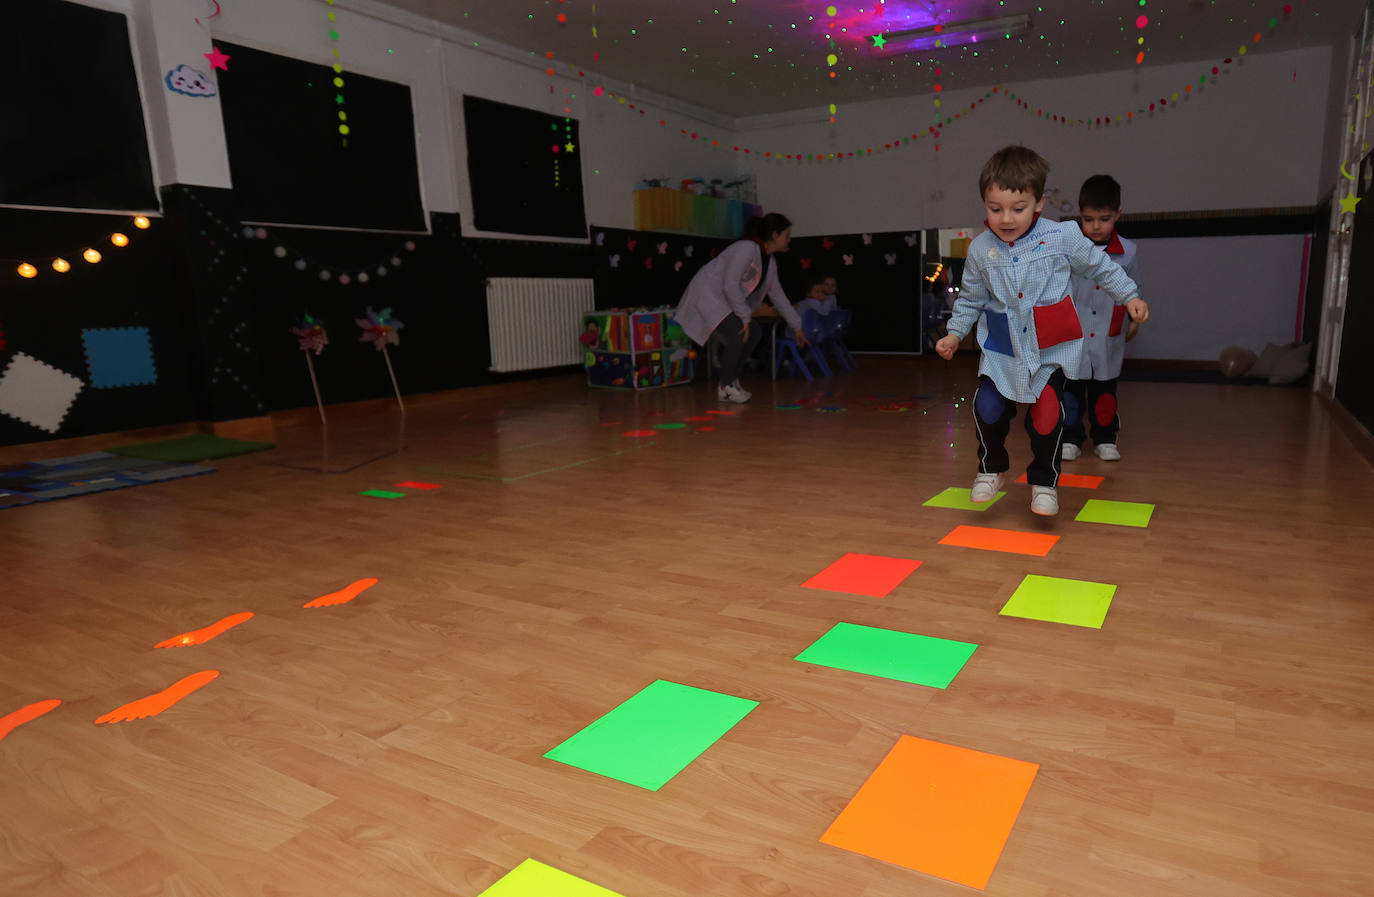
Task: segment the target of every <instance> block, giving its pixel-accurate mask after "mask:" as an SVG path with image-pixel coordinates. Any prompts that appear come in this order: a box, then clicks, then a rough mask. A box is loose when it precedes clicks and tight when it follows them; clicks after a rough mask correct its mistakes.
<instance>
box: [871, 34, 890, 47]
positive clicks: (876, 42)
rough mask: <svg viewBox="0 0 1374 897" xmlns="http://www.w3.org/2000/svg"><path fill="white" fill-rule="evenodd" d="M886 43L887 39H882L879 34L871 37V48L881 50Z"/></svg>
mask: <svg viewBox="0 0 1374 897" xmlns="http://www.w3.org/2000/svg"><path fill="white" fill-rule="evenodd" d="M886 43H887V38H885V37H883V36H882V35H881V34H875V35H873V46H874V47H876V48H877V49H879V50H881V49H882V48H883V46H884V45H885V44H886Z"/></svg>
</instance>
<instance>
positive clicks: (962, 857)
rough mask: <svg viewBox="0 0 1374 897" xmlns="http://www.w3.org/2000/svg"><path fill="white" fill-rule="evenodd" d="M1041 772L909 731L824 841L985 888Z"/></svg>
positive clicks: (1032, 766) (1033, 766)
mask: <svg viewBox="0 0 1374 897" xmlns="http://www.w3.org/2000/svg"><path fill="white" fill-rule="evenodd" d="M1039 769H1040V764H1038V763H1028V762H1026V761H1024V760H1013V759H1011V758H1010V757H999V756H997V755H996V754H985V753H983V752H982V751H974V750H969V749H968V748H961V747H955V746H954V745H951V744H942V743H940V742H938V741H929V740H927V739H924V738H916V737H914V736H911V735H903V736H902V737H901V738H900V739H898V741H897V743H896V744H895V745H894V746H893V748H892V750H891V751H889V752H888V755H887V756H886V757H884V758H883V762H882V763H880V764H878V768H877V769H875V770H874V771H873V775H871V776H869V777H868V781H866V782H864V784H863V787H861V788H860V789H859V791H858V793H857V794H855V795H854V797H853V798H852V799H851V800H850V801H849V805H848V806H846V807H845V808H844V811H843V812H841V813H840V815H839V816H838V817H837V818H836V819H835V821H834V822H833V823H831V824H830V828H828V829H826V831H825V834H823V835H821V841H822V843H825V844H830V845H832V846H834V847H840V848H843V849H844V850H849V851H853V852H854V853H858V854H862V855H864V856H866V857H872V858H873V859H875V860H883V861H884V862H888V863H895V864H896V865H898V866H905V867H906V868H908V869H915V870H916V871H917V872H924V873H925V874H926V875H933V876H935V877H937V878H943V879H945V880H947V881H953V882H958V883H959V884H962V885H968V886H969V887H973V888H978V889H980V890H981V889H983V888H986V887H987V885H988V880H989V879H990V878H991V877H992V870H993V868H994V867H996V865H997V860H998V858H999V857H1000V856H1001V855H1002V848H1004V847H1005V846H1006V843H1007V838H1008V837H1010V836H1011V829H1012V826H1013V825H1015V824H1016V817H1017V815H1019V814H1020V812H1021V805H1022V804H1023V803H1024V802H1025V800H1026V795H1027V794H1028V793H1029V792H1030V786H1031V782H1033V781H1034V780H1035V774H1036V772H1038V771H1039Z"/></svg>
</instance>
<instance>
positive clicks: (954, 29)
mask: <svg viewBox="0 0 1374 897" xmlns="http://www.w3.org/2000/svg"><path fill="white" fill-rule="evenodd" d="M1030 26H1031V19H1030V15H1029V14H1027V13H1021V14H1019V15H1014V16H997V17H994V18H987V19H967V20H965V21H963V22H950V23H949V24H948V25H927V26H926V27H924V28H910V29H908V30H906V31H889V32H887V33H886V34H885V35H883V36H884V37H885V38H886V41H885V46H883V47H882V48H881V49H879V48H874V49H877V50H878V52H880V53H882V54H884V55H888V56H891V55H895V54H900V53H912V52H916V51H920V50H933V49H935V48H936V47H959V46H963V45H964V44H978V43H985V42H987V41H992V40H1005V39H1007V38H1012V37H1016V36H1017V35H1018V34H1025V33H1026V32H1027V31H1030Z"/></svg>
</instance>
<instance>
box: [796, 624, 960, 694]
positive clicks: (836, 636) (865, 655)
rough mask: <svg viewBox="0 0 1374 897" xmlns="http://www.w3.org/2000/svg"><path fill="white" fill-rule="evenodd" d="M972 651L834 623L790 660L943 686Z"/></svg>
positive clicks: (944, 642)
mask: <svg viewBox="0 0 1374 897" xmlns="http://www.w3.org/2000/svg"><path fill="white" fill-rule="evenodd" d="M977 648H978V646H977V645H974V644H970V643H969V642H956V641H951V640H950V639H943V638H934V637H932V636H928V635H916V634H915V633H911V632H897V631H895V630H892V629H877V628H874V627H872V626H860V625H858V624H857V623H836V624H835V625H834V626H832V627H831V628H830V631H829V632H827V633H826V634H825V635H823V636H821V637H820V638H818V639H817V640H816V641H815V642H814V643H812V645H811V647H809V648H807V649H806V650H805V651H803V652H802V653H800V654H798V655H797V658H796V659H797V660H800V661H802V662H803V663H814V664H817V665H818V666H823V667H833V668H835V669H837V670H849V671H850V672H852V673H864V674H866V675H869V676H881V677H882V678H884V679H896V680H897V681H898V682H911V683H914V684H916V685H928V686H930V687H931V688H946V687H948V685H949V684H950V683H951V682H953V681H954V677H955V676H957V675H958V674H959V671H960V670H962V669H963V668H964V664H965V663H967V662H968V659H969V658H970V657H972V656H973V652H974V651H975V650H977Z"/></svg>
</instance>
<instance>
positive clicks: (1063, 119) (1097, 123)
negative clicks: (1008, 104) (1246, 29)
mask: <svg viewBox="0 0 1374 897" xmlns="http://www.w3.org/2000/svg"><path fill="white" fill-rule="evenodd" d="M1300 2H1302V3H1306V2H1307V0H1300ZM1292 12H1293V5H1292V4H1291V3H1286V4H1284V6H1283V15H1282V16H1281V17H1280V16H1275V17H1273V18H1271V19H1269V22H1268V27H1269V31H1270V32H1271V33H1272V32H1273V31H1274V30H1275V29H1276V28H1278V26H1279V24H1280V23H1284V24H1286V23H1287V22H1289V21H1290V18H1291V15H1292ZM1142 18H1143V17H1142ZM1263 37H1264V35H1263V34H1262V33H1261V32H1258V31H1256V32H1255V33H1254V34H1253V36H1252V37H1251V38H1250V43H1249V45H1248V46H1247V45H1246V44H1241V45H1240V47H1239V48H1238V49H1237V51H1236V57H1242V56H1245V55H1246V54H1247V53H1248V52H1249V47H1250V46H1254V45H1255V44H1258V43H1259V42H1260V41H1261V40H1262V39H1263ZM1234 63H1235V57H1231V56H1227V57H1226V58H1225V59H1223V60H1221V61H1220V62H1219V63H1217V64H1216V65H1213V66H1212V67H1211V68H1210V69H1209V70H1207V71H1204V72H1202V73H1201V74H1200V75H1199V76H1198V80H1197V88H1198V89H1201V88H1202V87H1204V86H1206V85H1207V84H1208V83H1209V81H1210V82H1211V83H1216V81H1217V79H1219V78H1220V77H1222V76H1223V75H1228V74H1231V73H1232V71H1233V69H1231V68H1230V66H1232V65H1233V64H1234ZM1193 90H1194V85H1193V84H1192V83H1187V84H1184V85H1182V87H1180V88H1179V89H1178V90H1173V91H1169V92H1168V93H1167V94H1165V95H1163V96H1161V97H1160V98H1159V99H1158V100H1156V101H1154V102H1152V103H1147V104H1146V105H1144V106H1137V107H1136V108H1134V109H1130V108H1127V109H1124V110H1121V109H1118V110H1117V111H1115V112H1111V113H1108V114H1106V115H1094V116H1091V117H1079V116H1074V115H1067V114H1065V113H1063V112H1056V111H1054V110H1052V109H1046V108H1045V107H1044V106H1041V105H1039V104H1037V103H1034V102H1031V101H1030V100H1027V99H1025V98H1024V97H1019V96H1017V95H1016V94H1015V93H1008V94H1007V99H1008V100H1010V101H1012V102H1015V103H1016V105H1017V106H1018V107H1019V108H1020V109H1022V110H1023V111H1025V112H1028V113H1030V114H1032V115H1034V116H1036V117H1037V118H1043V119H1045V120H1046V121H1053V122H1058V123H1059V124H1062V125H1067V126H1070V127H1074V126H1083V127H1089V128H1102V127H1106V126H1109V125H1118V124H1126V123H1128V122H1132V121H1134V120H1135V118H1136V116H1144V115H1147V114H1150V113H1155V112H1164V111H1167V110H1168V109H1169V106H1170V104H1171V103H1172V104H1174V105H1177V104H1178V103H1179V102H1180V101H1181V100H1182V99H1184V98H1187V97H1188V96H1190V95H1191V94H1192V93H1193Z"/></svg>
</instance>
